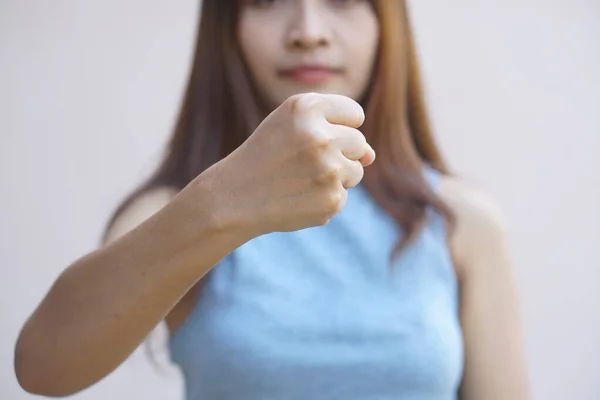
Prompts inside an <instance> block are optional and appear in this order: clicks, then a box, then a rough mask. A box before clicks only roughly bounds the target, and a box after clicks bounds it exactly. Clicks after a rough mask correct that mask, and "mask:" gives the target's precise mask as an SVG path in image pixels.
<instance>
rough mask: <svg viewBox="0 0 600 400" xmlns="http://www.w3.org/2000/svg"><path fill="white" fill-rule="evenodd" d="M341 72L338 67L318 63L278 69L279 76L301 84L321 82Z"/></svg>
mask: <svg viewBox="0 0 600 400" xmlns="http://www.w3.org/2000/svg"><path fill="white" fill-rule="evenodd" d="M341 73H342V70H341V69H340V68H332V67H327V66H320V65H302V66H298V67H293V68H288V69H282V70H280V71H279V76H281V77H282V78H284V79H289V80H292V81H295V82H298V83H303V84H323V83H326V82H327V81H329V80H331V79H333V78H335V77H336V76H337V75H340V74H341Z"/></svg>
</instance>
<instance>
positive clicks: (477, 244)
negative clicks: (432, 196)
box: [441, 178, 530, 400]
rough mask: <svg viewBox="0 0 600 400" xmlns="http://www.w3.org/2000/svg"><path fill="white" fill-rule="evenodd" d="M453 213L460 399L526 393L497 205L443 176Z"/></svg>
mask: <svg viewBox="0 0 600 400" xmlns="http://www.w3.org/2000/svg"><path fill="white" fill-rule="evenodd" d="M442 186H443V188H442V193H441V194H442V197H443V198H444V199H445V200H446V201H447V203H448V204H449V205H450V207H451V208H452V209H453V211H454V212H455V215H456V229H455V231H454V234H453V237H452V243H451V244H452V249H453V252H454V255H455V259H456V262H457V265H458V266H457V269H458V273H459V276H460V280H461V282H460V284H461V325H462V329H463V335H464V342H465V357H466V359H465V374H464V379H463V384H462V388H461V397H460V398H461V400H495V399H498V400H500V399H511V400H524V399H529V398H530V393H529V385H528V374H527V369H526V362H525V354H524V353H525V350H524V341H523V337H522V336H523V335H522V327H521V321H520V312H519V302H518V294H517V285H516V282H515V277H514V271H513V265H512V260H511V256H510V252H509V248H508V244H507V242H508V240H507V235H506V231H505V229H504V224H503V220H502V217H501V215H500V212H499V210H498V209H497V208H496V206H495V205H494V204H493V202H492V201H491V200H490V199H489V198H488V197H487V196H485V195H484V194H483V193H482V192H480V191H477V190H475V189H473V188H470V187H468V186H467V185H465V184H464V183H462V182H460V181H458V180H455V179H453V178H447V179H445V182H444V184H443V185H442Z"/></svg>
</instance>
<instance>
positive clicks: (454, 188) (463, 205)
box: [439, 176, 506, 273]
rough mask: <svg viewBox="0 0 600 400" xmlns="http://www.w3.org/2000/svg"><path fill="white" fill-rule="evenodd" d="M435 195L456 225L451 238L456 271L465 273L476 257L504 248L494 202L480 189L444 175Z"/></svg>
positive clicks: (502, 226) (500, 217) (502, 224)
mask: <svg viewBox="0 0 600 400" xmlns="http://www.w3.org/2000/svg"><path fill="white" fill-rule="evenodd" d="M439 195H440V197H441V198H442V200H443V201H445V202H446V204H447V205H448V206H449V207H450V208H451V210H452V211H453V213H454V215H455V218H456V226H455V230H454V232H453V235H452V238H451V246H452V250H453V252H454V254H455V258H456V260H457V262H458V263H459V265H458V268H461V269H463V271H459V272H463V273H468V272H469V269H470V268H471V266H472V265H474V264H478V265H480V263H476V262H475V261H476V260H477V259H478V258H480V257H485V256H486V255H488V256H489V254H491V253H496V252H497V251H498V250H499V249H500V248H504V245H505V241H506V229H505V222H504V217H503V215H502V212H501V210H500V208H499V207H498V205H497V204H496V202H495V201H494V200H493V199H492V198H491V197H490V196H489V195H488V194H487V193H485V191H483V190H482V189H480V188H478V187H477V186H475V185H473V184H471V183H469V182H467V181H465V180H463V179H461V178H458V177H453V176H445V177H444V178H443V179H442V181H441V184H440V188H439Z"/></svg>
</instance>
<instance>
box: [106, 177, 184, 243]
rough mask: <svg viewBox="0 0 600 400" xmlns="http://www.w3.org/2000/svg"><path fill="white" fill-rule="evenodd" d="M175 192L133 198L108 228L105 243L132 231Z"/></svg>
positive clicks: (156, 191) (153, 192)
mask: <svg viewBox="0 0 600 400" xmlns="http://www.w3.org/2000/svg"><path fill="white" fill-rule="evenodd" d="M176 194H177V192H176V191H175V189H171V188H166V187H163V188H157V189H152V190H149V191H147V192H145V193H143V194H141V195H140V196H139V197H137V198H135V199H134V200H133V201H132V202H131V204H129V205H128V206H127V207H126V208H125V209H124V210H123V211H122V212H121V213H120V214H119V216H118V217H117V218H116V219H115V220H114V222H113V223H112V225H111V226H110V227H109V229H108V231H107V233H106V236H105V239H104V241H105V243H110V242H112V241H114V240H116V239H118V238H119V237H121V236H123V235H124V234H126V233H127V232H129V231H130V230H132V229H134V228H135V227H137V226H138V225H140V224H141V223H143V222H144V221H145V220H147V219H148V218H150V217H151V216H152V215H154V214H155V213H156V212H158V211H160V209H162V208H163V207H164V206H166V205H167V203H169V202H170V201H171V199H172V198H173V197H175V195H176Z"/></svg>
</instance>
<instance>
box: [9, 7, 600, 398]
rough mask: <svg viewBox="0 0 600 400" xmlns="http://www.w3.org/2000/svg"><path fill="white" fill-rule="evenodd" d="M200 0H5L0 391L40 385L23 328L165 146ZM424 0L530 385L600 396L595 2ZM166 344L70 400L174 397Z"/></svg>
mask: <svg viewBox="0 0 600 400" xmlns="http://www.w3.org/2000/svg"><path fill="white" fill-rule="evenodd" d="M197 3H198V2H197V1H196V0H178V1H174V2H171V1H158V0H126V1H123V0H120V1H117V0H104V1H91V0H54V1H51V2H49V1H42V0H2V1H1V2H0V167H1V168H0V190H1V194H2V196H1V197H0V201H1V203H0V235H1V236H0V269H1V272H2V276H3V277H4V278H3V279H2V280H1V281H0V305H1V307H2V308H1V311H2V313H1V316H2V323H3V327H2V328H1V330H0V398H2V399H9V400H25V399H31V398H32V397H31V396H29V395H27V394H26V393H24V392H23V391H21V390H20V388H19V387H18V384H17V382H16V380H15V378H14V373H13V370H12V359H13V348H14V343H15V339H16V337H17V333H18V329H19V327H20V326H21V324H22V323H23V321H24V320H25V318H26V317H27V316H28V314H29V313H30V312H31V311H32V309H33V307H34V306H35V305H36V304H37V303H38V301H39V300H40V299H41V297H42V296H43V295H44V293H45V292H46V291H47V289H48V288H49V286H50V284H51V283H52V281H53V280H54V279H55V278H56V276H57V275H58V274H59V273H60V271H61V270H62V269H63V268H64V267H65V266H67V265H68V264H69V263H71V262H72V261H73V260H74V259H75V258H77V257H79V256H80V255H82V254H83V253H85V252H87V251H90V250H92V249H93V248H94V247H95V246H96V245H97V243H98V239H99V236H100V232H101V230H102V228H103V226H104V223H105V222H106V219H107V218H108V216H109V214H110V212H111V211H112V209H113V207H114V206H115V205H116V204H117V202H118V201H119V200H120V199H121V198H122V196H124V195H125V194H126V193H127V191H128V190H129V189H131V188H132V187H133V186H134V185H135V184H136V183H137V182H139V180H140V179H142V178H143V177H145V176H146V174H147V173H148V172H149V170H150V168H151V167H152V166H154V165H155V162H156V161H157V160H158V158H159V156H160V153H161V151H162V148H163V145H164V143H165V141H166V139H167V137H168V134H169V131H170V129H171V127H172V125H173V120H174V117H175V112H176V109H177V105H178V102H179V99H180V93H181V90H182V88H183V84H184V80H185V78H186V74H187V71H188V66H189V61H190V55H191V46H192V41H193V38H194V34H195V24H196V17H197V8H198V4H197ZM413 3H414V7H413V11H414V17H415V25H416V28H417V33H418V37H419V41H420V44H421V50H422V53H423V57H424V64H425V72H426V76H427V83H428V88H429V94H430V98H431V101H432V106H433V110H434V113H433V114H434V117H435V125H436V127H437V130H438V132H439V136H440V139H441V141H442V143H443V145H444V147H445V150H446V152H447V153H448V155H449V158H450V160H451V162H452V164H453V166H454V167H455V169H456V170H457V171H459V172H461V173H463V174H464V175H466V176H468V177H469V178H470V179H473V180H475V181H476V182H478V183H479V184H481V185H483V186H484V187H485V188H486V189H487V190H488V191H489V192H490V193H491V194H492V195H493V196H494V197H495V198H496V199H497V201H498V203H499V204H500V205H501V207H502V208H503V210H504V212H505V215H506V219H507V221H508V225H509V228H510V232H511V234H512V236H511V239H512V244H513V250H514V257H515V259H516V262H517V267H518V278H519V284H520V289H521V294H522V300H523V315H524V318H525V327H526V335H527V345H528V356H529V359H530V365H531V376H532V380H533V386H534V390H535V398H536V399H544V400H562V399H569V400H596V399H600V379H598V374H599V373H600V312H598V305H599V304H600V290H599V289H600V270H599V267H600V265H599V264H600V262H599V261H598V260H599V255H598V250H599V248H600V211H599V207H600V160H599V158H598V156H597V154H598V150H599V149H600V44H599V43H598V42H599V40H600V0H569V1H567V0H562V1H558V0H539V1H536V0H519V1H517V0H512V1H511V0H507V1H502V2H492V1H487V0H461V1H454V2H447V1H442V0H424V1H418V2H417V1H413ZM159 340H160V338H159ZM157 345H158V347H159V348H160V347H161V346H162V345H163V344H162V343H160V341H159V343H158V344H157ZM163 353H164V350H163ZM163 356H164V354H163ZM162 358H163V359H162V360H159V364H160V367H161V368H162V372H156V371H155V370H154V369H153V367H152V366H151V364H150V362H149V361H148V358H147V356H146V355H145V354H144V353H143V352H141V351H140V352H138V353H136V354H135V355H134V356H133V357H132V359H131V360H129V361H128V362H127V363H126V364H125V365H123V366H122V367H121V368H119V369H118V370H117V371H116V372H115V373H114V374H112V375H111V376H109V377H108V378H107V379H105V380H103V381H102V382H100V383H99V384H97V385H96V386H94V387H93V388H91V389H89V390H87V391H85V392H83V393H82V394H80V395H78V396H76V398H77V399H88V400H92V399H94V400H95V399H98V400H99V399H147V400H153V399H177V398H181V396H182V389H181V378H180V376H179V373H178V371H176V370H174V369H170V368H169V366H168V365H167V364H166V363H167V361H166V360H164V357H162Z"/></svg>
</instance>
